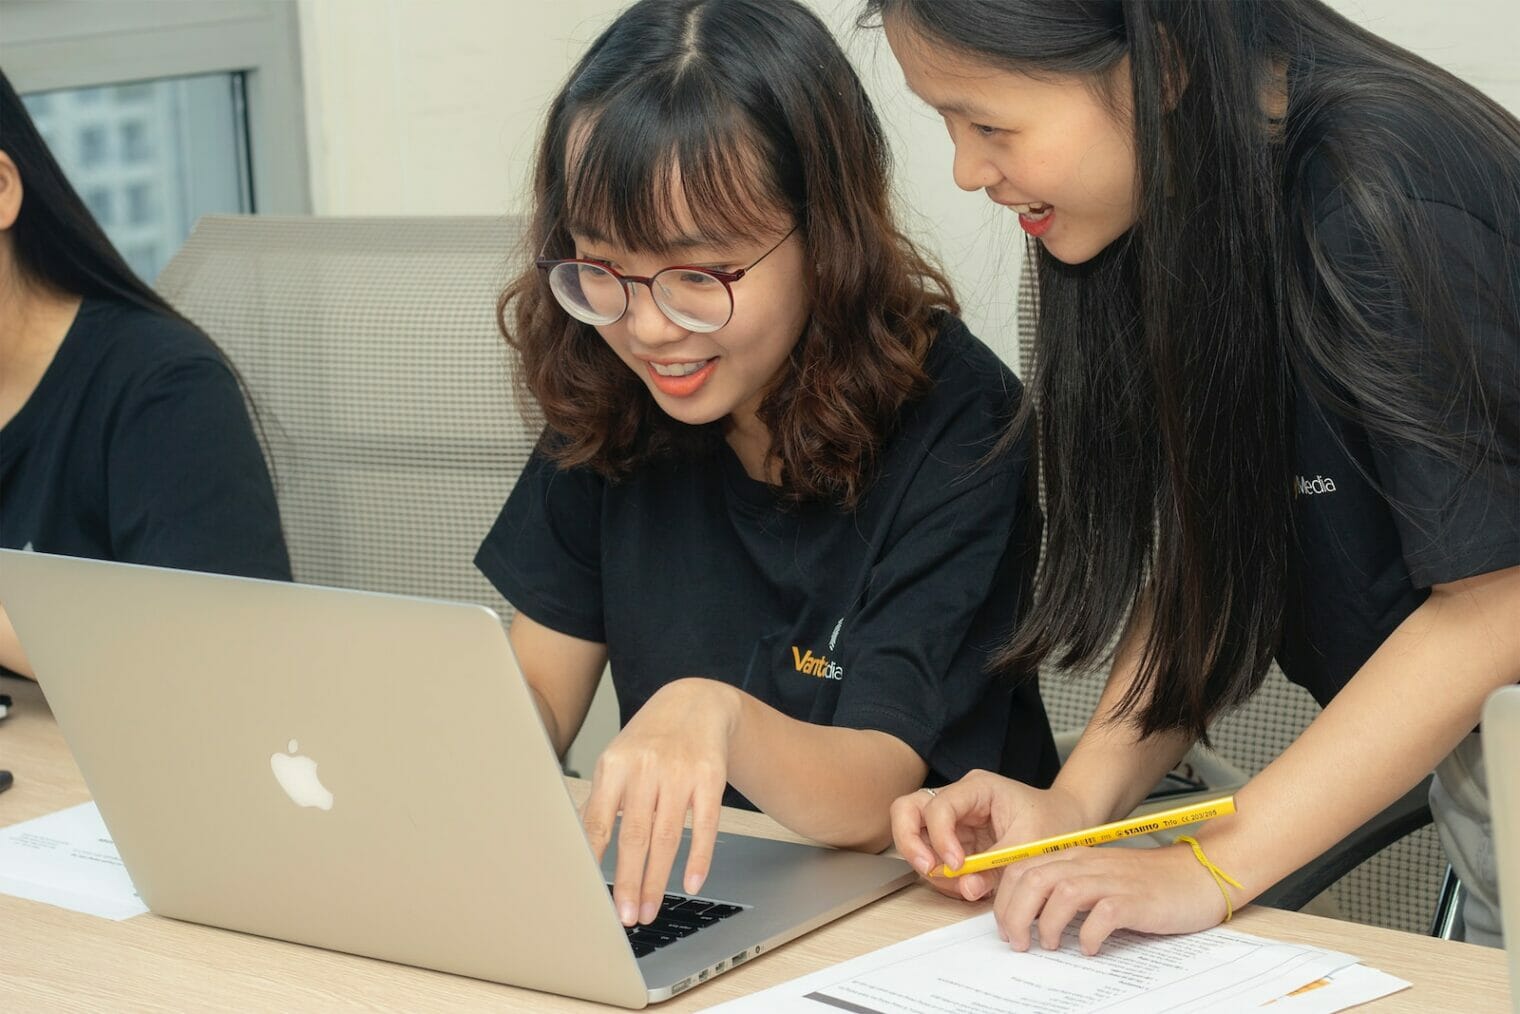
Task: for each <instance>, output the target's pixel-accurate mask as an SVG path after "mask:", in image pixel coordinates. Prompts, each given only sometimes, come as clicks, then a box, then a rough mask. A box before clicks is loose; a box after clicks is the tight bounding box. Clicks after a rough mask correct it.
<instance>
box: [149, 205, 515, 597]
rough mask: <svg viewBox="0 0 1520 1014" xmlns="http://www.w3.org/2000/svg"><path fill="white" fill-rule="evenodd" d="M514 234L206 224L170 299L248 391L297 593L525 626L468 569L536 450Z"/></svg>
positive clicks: (375, 224) (293, 222) (351, 225)
mask: <svg viewBox="0 0 1520 1014" xmlns="http://www.w3.org/2000/svg"><path fill="white" fill-rule="evenodd" d="M521 238H522V223H521V222H520V221H518V220H515V219H500V218H367V219H366V218H350V219H337V218H326V219H324V218H279V217H266V216H257V217H253V216H208V217H206V218H203V219H201V221H200V223H199V224H198V225H197V226H196V229H195V232H194V233H193V234H192V235H191V237H190V239H189V240H188V241H187V242H186V243H185V246H184V248H183V249H182V250H181V251H180V252H179V254H178V255H177V256H176V257H175V258H174V260H173V261H172V262H171V263H170V264H169V266H168V267H167V268H165V269H164V272H163V275H162V276H161V277H160V278H159V280H158V288H159V290H160V291H161V292H162V293H163V295H164V296H165V297H166V298H167V299H168V300H169V302H170V303H172V304H173V305H174V306H175V307H177V308H178V309H179V310H180V311H181V312H182V313H184V314H185V315H186V316H187V317H189V318H190V319H191V320H192V321H194V322H195V323H196V324H198V325H199V326H200V327H202V328H204V329H205V331H206V332H207V333H208V334H209V335H211V337H212V338H213V339H215V340H216V342H217V343H218V344H220V345H221V347H222V349H223V350H224V351H225V352H226V353H227V355H228V357H229V358H230V359H231V360H232V361H233V363H234V364H235V365H236V366H237V368H238V370H239V371H240V372H241V373H242V376H243V379H244V381H245V383H246V384H247V389H248V392H249V394H250V396H251V398H252V400H253V402H254V405H255V411H256V418H257V419H258V420H259V423H260V426H261V428H262V430H263V437H264V440H265V446H266V451H267V452H268V453H269V455H270V458H271V463H272V468H273V472H274V475H275V483H276V492H277V495H278V497H279V502H280V511H281V515H282V518H283V520H284V524H285V535H286V539H287V542H288V544H289V547H290V553H291V562H292V566H293V568H294V571H295V577H296V580H298V581H302V582H307V583H312V584H326V585H339V586H343V587H349V588H362V589H366V590H370V591H383V592H395V593H401V594H410V595H426V596H435V597H439V598H447V599H454V600H459V601H467V602H477V603H481V604H485V605H489V606H491V607H493V608H494V609H496V610H497V612H498V613H499V614H500V615H501V616H502V617H503V619H506V618H508V616H509V611H510V607H508V606H507V604H506V602H505V601H504V600H503V599H502V598H501V597H500V596H499V595H498V594H497V593H496V591H495V589H494V588H492V587H491V585H490V583H489V582H488V581H486V580H485V578H484V577H483V576H481V574H480V573H479V572H478V571H477V570H476V569H475V567H474V564H473V562H472V561H473V558H474V555H475V549H476V547H477V546H478V545H479V544H480V540H481V539H482V538H483V537H484V535H485V533H486V531H487V530H488V529H489V527H490V525H491V522H492V521H493V520H494V518H495V516H496V513H497V511H499V510H500V509H501V505H502V503H503V501H504V500H505V498H506V495H507V493H508V492H509V490H510V489H511V486H512V484H513V483H514V482H515V481H516V478H517V475H518V473H519V472H520V471H521V469H522V466H523V464H524V462H525V461H526V460H527V457H528V454H529V453H530V451H531V450H532V447H533V443H534V440H535V439H536V435H537V427H536V426H530V425H528V424H527V423H525V421H524V420H523V418H521V415H520V413H519V412H518V410H517V407H516V406H515V405H514V403H513V398H512V390H511V387H510V384H509V378H508V358H507V353H508V349H507V348H506V346H505V344H504V343H503V341H502V339H501V337H500V335H499V334H498V332H497V329H496V322H495V305H496V298H497V295H498V294H499V293H500V291H501V289H502V287H503V285H504V283H505V281H506V279H507V278H508V276H509V274H510V273H511V271H512V265H513V264H516V263H521V260H520V259H519V258H520V257H521V256H522V251H521V249H520V247H521Z"/></svg>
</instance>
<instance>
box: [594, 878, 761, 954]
mask: <svg viewBox="0 0 1520 1014" xmlns="http://www.w3.org/2000/svg"><path fill="white" fill-rule="evenodd" d="M607 890H608V891H611V890H612V885H611V884H608V885H607ZM742 911H744V906H742V905H730V904H728V903H727V902H722V901H709V900H707V899H704V898H688V897H686V896H685V895H682V894H667V895H665V899H664V900H663V901H662V902H660V914H659V915H657V916H655V919H654V922H652V923H649V924H648V925H644V924H642V923H641V924H639V925H637V926H628V927H625V928H626V929H627V931H628V942H629V943H630V944H632V945H633V956H634V957H636V958H642V957H643V956H644V955H646V954H653V953H654V952H655V950H657V949H658V948H661V947H664V946H665V945H667V944H673V943H675V942H676V941H677V940H680V939H682V938H684V937H689V936H691V935H692V934H693V933H696V932H699V931H701V930H704V929H706V928H707V927H709V926H714V925H716V924H718V923H719V922H722V921H723V920H724V919H727V918H728V917H729V916H731V915H735V914H737V913H739V912H742Z"/></svg>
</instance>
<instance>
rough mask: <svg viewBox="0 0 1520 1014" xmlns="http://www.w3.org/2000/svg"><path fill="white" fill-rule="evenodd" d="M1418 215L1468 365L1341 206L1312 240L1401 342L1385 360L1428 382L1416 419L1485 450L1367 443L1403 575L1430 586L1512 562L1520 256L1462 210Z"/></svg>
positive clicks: (1517, 516) (1518, 484) (1519, 401)
mask: <svg viewBox="0 0 1520 1014" xmlns="http://www.w3.org/2000/svg"><path fill="white" fill-rule="evenodd" d="M1419 210H1420V213H1421V215H1422V217H1423V220H1424V222H1425V224H1426V226H1427V227H1428V228H1429V229H1431V230H1432V234H1433V235H1434V236H1435V237H1437V241H1438V246H1439V250H1440V264H1439V266H1438V267H1439V270H1440V271H1441V274H1442V276H1443V277H1444V279H1445V282H1446V284H1447V285H1448V286H1450V291H1451V295H1452V298H1453V301H1454V304H1455V307H1456V312H1457V313H1458V314H1459V316H1460V323H1461V326H1462V328H1463V330H1464V332H1465V334H1466V335H1467V337H1468V338H1469V339H1470V340H1471V342H1472V347H1471V350H1470V354H1471V356H1472V359H1471V361H1470V362H1467V361H1462V362H1452V361H1451V357H1450V356H1449V355H1444V354H1442V353H1441V352H1440V351H1439V350H1438V349H1437V348H1436V346H1435V343H1434V342H1433V341H1432V340H1431V338H1430V336H1428V335H1427V334H1425V333H1423V331H1422V328H1421V326H1420V324H1419V323H1418V321H1417V319H1416V317H1415V315H1414V313H1413V311H1412V310H1411V309H1410V307H1409V304H1408V300H1407V298H1406V297H1404V296H1403V295H1402V294H1401V293H1400V292H1399V291H1398V290H1397V287H1396V284H1395V283H1392V282H1391V279H1393V278H1395V277H1396V276H1395V274H1394V272H1393V271H1392V269H1391V267H1390V266H1389V265H1388V264H1386V263H1384V260H1383V258H1382V257H1381V256H1380V255H1379V254H1378V252H1377V251H1378V249H1379V247H1378V244H1377V243H1376V240H1375V237H1373V236H1372V234H1371V233H1370V231H1369V230H1366V229H1362V228H1359V227H1358V226H1357V224H1356V222H1355V220H1354V218H1353V217H1352V215H1351V212H1350V211H1349V210H1348V209H1347V208H1346V207H1344V206H1342V207H1341V208H1339V209H1337V210H1335V211H1333V212H1331V213H1330V214H1329V215H1328V216H1326V217H1325V218H1324V219H1323V220H1322V222H1321V224H1320V226H1319V234H1320V237H1321V241H1322V243H1323V244H1324V248H1325V250H1326V253H1327V254H1328V255H1329V256H1330V258H1331V262H1332V263H1333V264H1334V265H1335V266H1336V269H1337V273H1338V274H1339V275H1340V278H1339V280H1340V281H1342V282H1344V283H1346V284H1347V289H1348V291H1349V292H1351V293H1352V294H1354V295H1355V296H1356V297H1358V298H1360V299H1362V300H1365V305H1366V306H1367V310H1368V314H1369V316H1370V317H1371V318H1372V319H1373V320H1375V321H1377V322H1378V323H1379V324H1380V325H1381V326H1382V327H1384V328H1386V330H1387V333H1388V334H1390V335H1391V336H1392V337H1393V338H1394V339H1395V340H1404V341H1406V342H1407V345H1404V346H1403V347H1401V348H1397V349H1393V350H1390V352H1391V354H1396V355H1400V356H1407V357H1410V358H1409V360H1408V361H1409V362H1411V363H1413V364H1414V365H1415V368H1416V369H1417V370H1418V374H1419V375H1420V376H1421V377H1422V378H1424V379H1425V381H1426V385H1425V386H1426V391H1425V393H1424V394H1423V395H1419V396H1417V397H1419V402H1420V407H1421V410H1422V411H1427V412H1432V413H1435V415H1436V417H1437V418H1438V419H1439V420H1440V429H1441V431H1442V432H1443V433H1444V434H1448V435H1452V436H1460V437H1461V438H1462V439H1464V440H1465V441H1467V442H1468V446H1469V448H1473V447H1482V448H1483V451H1482V454H1481V456H1476V457H1471V458H1470V460H1463V459H1462V458H1461V457H1460V456H1453V454H1451V453H1450V452H1443V451H1439V450H1435V449H1431V448H1427V447H1424V446H1421V445H1419V444H1417V443H1413V442H1410V441H1398V440H1393V439H1390V438H1388V437H1386V436H1382V435H1379V434H1372V435H1370V440H1369V443H1370V446H1371V449H1372V454H1373V460H1374V463H1375V467H1376V469H1377V475H1376V476H1375V479H1376V480H1377V483H1378V485H1379V487H1380V488H1381V489H1382V491H1383V493H1384V494H1385V495H1386V497H1387V498H1388V501H1389V504H1390V507H1391V509H1392V512H1393V517H1394V522H1395V524H1396V526H1397V528H1398V532H1399V538H1400V543H1401V550H1402V554H1403V557H1404V560H1405V563H1406V565H1407V566H1408V568H1409V574H1410V578H1411V580H1412V581H1413V583H1414V584H1415V585H1416V586H1418V587H1429V586H1431V585H1434V584H1440V583H1443V582H1449V581H1456V580H1460V579H1462V578H1466V577H1472V576H1474V575H1477V574H1483V573H1489V572H1492V571H1495V570H1502V569H1504V568H1506V567H1511V566H1515V565H1520V426H1517V420H1520V331H1517V328H1516V320H1517V315H1520V250H1517V249H1514V248H1513V247H1508V246H1507V245H1506V243H1505V242H1504V240H1503V239H1502V238H1501V237H1500V236H1499V235H1498V234H1497V233H1496V232H1494V231H1493V230H1492V229H1491V228H1490V227H1489V226H1488V225H1486V224H1485V223H1483V222H1482V221H1480V220H1479V219H1478V218H1476V217H1474V216H1473V215H1470V214H1469V213H1467V212H1466V211H1464V210H1462V209H1461V208H1457V207H1454V206H1452V205H1450V204H1446V203H1442V202H1439V201H1428V200H1427V201H1422V202H1420V206H1419ZM1459 371H1461V372H1459ZM1467 371H1475V373H1476V376H1477V377H1478V378H1479V383H1478V385H1477V386H1476V387H1474V385H1473V384H1472V383H1471V382H1469V383H1467V384H1466V385H1465V386H1464V385H1463V384H1462V383H1461V380H1462V379H1463V378H1462V373H1464V372H1467ZM1496 420H1497V423H1498V424H1497V425H1494V422H1495V421H1496Z"/></svg>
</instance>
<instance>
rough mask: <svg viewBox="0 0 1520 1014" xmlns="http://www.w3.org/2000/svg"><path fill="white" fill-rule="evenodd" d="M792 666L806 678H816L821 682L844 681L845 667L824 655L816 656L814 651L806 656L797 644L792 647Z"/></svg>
mask: <svg viewBox="0 0 1520 1014" xmlns="http://www.w3.org/2000/svg"><path fill="white" fill-rule="evenodd" d="M792 665H793V667H794V668H795V669H796V670H797V671H798V672H800V673H802V674H803V675H804V676H816V677H818V678H819V679H821V680H842V679H844V666H842V665H839V664H837V663H835V662H831V661H830V660H829V659H827V658H824V657H823V656H822V655H814V654H813V653H812V651H808V652H807V653H806V654H804V653H803V650H802V649H801V648H799V647H797V646H796V645H795V644H794V645H792Z"/></svg>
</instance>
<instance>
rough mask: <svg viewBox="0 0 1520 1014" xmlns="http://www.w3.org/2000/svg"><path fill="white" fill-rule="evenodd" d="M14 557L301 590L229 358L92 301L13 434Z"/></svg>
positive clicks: (4, 460)
mask: <svg viewBox="0 0 1520 1014" xmlns="http://www.w3.org/2000/svg"><path fill="white" fill-rule="evenodd" d="M0 546H4V547H6V548H8V549H32V550H36V551H37V552H44V553H57V554H60V555H64V556H82V557H90V558H93V559H98V560H119V561H123V562H126V563H142V564H151V565H154V566H160V567H176V568H180V569H184V570H200V571H214V572H218V573H225V574H236V575H241V576H246V577H262V578H275V579H284V580H289V579H290V561H289V559H288V558H287V556H286V552H285V540H284V536H283V535H282V533H281V529H280V515H279V510H278V508H277V507H276V505H275V497H274V489H273V487H272V485H271V483H270V479H269V472H268V469H267V468H266V467H265V463H264V457H263V454H262V453H261V451H260V449H259V444H258V441H257V439H256V438H255V436H254V431H253V426H252V424H251V423H250V421H249V417H248V411H247V409H246V407H245V405H244V402H243V395H242V392H241V390H240V389H239V387H238V384H237V381H236V379H235V378H234V376H233V374H232V371H231V370H230V369H229V368H228V366H227V364H226V362H225V360H224V359H223V358H222V356H221V353H220V352H219V351H218V350H217V349H216V347H215V346H214V345H212V343H211V342H210V341H208V340H207V339H206V337H205V336H204V335H202V334H201V333H200V332H199V331H196V330H195V329H194V328H192V327H190V326H189V325H187V324H184V323H182V322H180V321H177V320H174V319H172V318H169V317H166V316H163V315H160V314H155V313H150V312H148V311H146V310H142V309H138V308H136V307H132V306H128V305H124V304H117V303H110V302H103V301H99V300H94V299H87V300H85V301H84V303H83V304H82V305H81V306H80V308H79V314H78V316H77V317H76V318H75V320H74V324H73V326H72V327H71V328H70V329H69V332H68V334H67V335H66V336H65V337H64V339H63V344H62V345H60V346H59V347H58V351H57V353H56V354H55V355H54V357H53V361H52V363H50V364H49V365H48V368H47V371H46V372H45V373H44V374H43V376H42V379H41V380H40V381H39V382H38V384H37V389H36V390H35V391H33V392H32V395H31V397H30V398H29V399H28V400H27V402H26V404H25V405H23V406H22V407H21V411H19V412H18V413H17V414H16V415H15V417H13V418H12V419H11V420H10V422H8V423H7V424H6V425H5V427H4V428H3V429H0Z"/></svg>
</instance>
